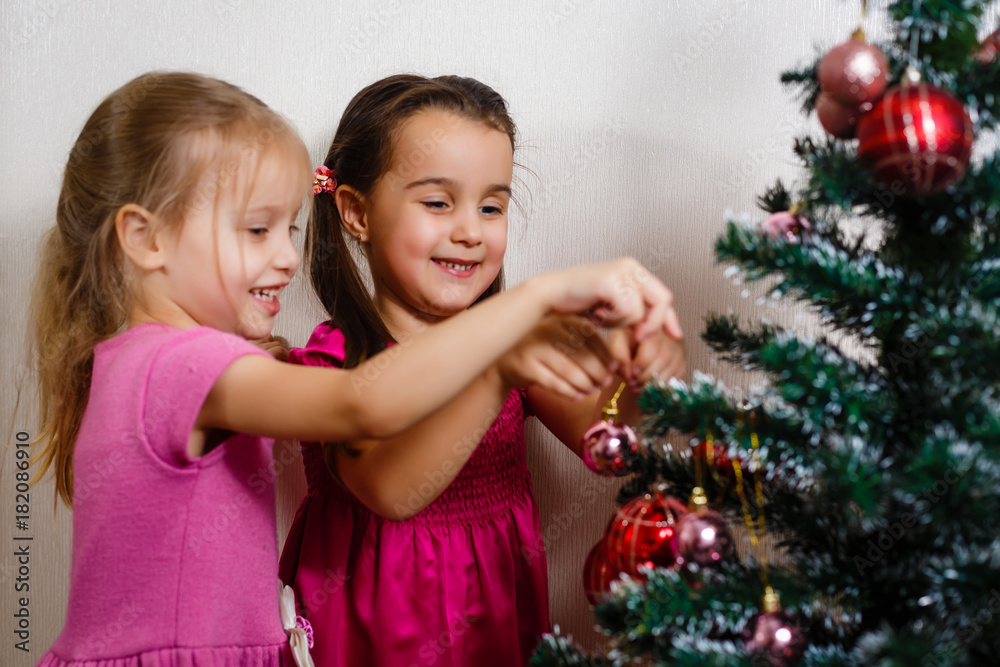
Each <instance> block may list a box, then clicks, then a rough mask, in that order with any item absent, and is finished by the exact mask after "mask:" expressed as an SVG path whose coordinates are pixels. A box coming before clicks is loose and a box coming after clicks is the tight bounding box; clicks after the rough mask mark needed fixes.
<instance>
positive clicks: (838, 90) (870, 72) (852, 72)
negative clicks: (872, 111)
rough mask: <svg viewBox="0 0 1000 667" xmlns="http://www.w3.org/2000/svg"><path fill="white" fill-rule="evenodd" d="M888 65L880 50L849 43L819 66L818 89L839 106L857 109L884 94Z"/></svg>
mask: <svg viewBox="0 0 1000 667" xmlns="http://www.w3.org/2000/svg"><path fill="white" fill-rule="evenodd" d="M888 74H889V65H888V63H887V62H886V60H885V55H883V53H882V51H881V50H880V49H879V48H878V47H877V46H872V45H871V44H868V43H866V42H865V41H864V40H862V39H850V40H848V41H846V42H844V43H843V44H840V45H838V46H835V47H834V48H833V49H831V50H830V52H829V53H827V54H826V55H825V56H823V59H822V60H821V61H820V64H819V72H818V78H819V87H820V89H821V90H822V91H823V92H825V93H829V94H830V95H832V96H833V97H834V98H835V99H836V100H837V101H838V102H840V103H841V104H845V105H847V106H852V107H855V108H858V107H860V106H861V105H863V104H866V103H868V104H871V103H873V102H874V101H875V100H877V99H878V98H879V96H880V95H882V93H883V92H885V88H886V82H887V81H888Z"/></svg>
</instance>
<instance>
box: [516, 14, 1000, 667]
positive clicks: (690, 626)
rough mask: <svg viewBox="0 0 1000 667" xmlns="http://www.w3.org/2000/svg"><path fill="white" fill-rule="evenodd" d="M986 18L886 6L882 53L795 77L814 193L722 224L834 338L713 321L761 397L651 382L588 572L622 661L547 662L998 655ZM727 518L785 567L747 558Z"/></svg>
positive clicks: (998, 434) (746, 267) (979, 658)
mask: <svg viewBox="0 0 1000 667" xmlns="http://www.w3.org/2000/svg"><path fill="white" fill-rule="evenodd" d="M988 5H989V3H987V2H981V1H975V0H900V1H897V2H891V3H888V4H886V5H880V6H879V7H878V8H877V11H878V12H879V13H880V16H879V18H880V19H884V20H886V21H887V22H888V23H889V24H890V25H891V31H890V32H891V36H890V38H889V39H887V40H886V41H884V42H882V43H878V44H869V43H867V42H866V41H865V38H864V36H863V35H862V34H859V33H860V31H859V33H856V34H855V35H854V36H853V37H852V38H851V39H848V40H847V41H845V42H844V43H843V44H840V45H839V46H836V47H835V48H831V49H830V50H829V51H827V52H826V53H823V54H818V55H817V58H816V61H815V62H814V63H812V64H811V65H810V66H808V67H803V68H802V69H800V70H796V71H791V72H786V73H785V74H784V75H783V76H782V80H783V81H784V82H785V83H786V84H788V85H789V86H791V87H792V88H794V89H795V90H796V91H797V92H799V93H801V95H802V99H803V106H804V111H805V113H807V114H808V113H812V112H813V111H815V112H816V113H817V115H818V116H819V119H820V122H821V124H822V126H823V128H824V129H825V135H824V136H822V137H820V136H816V134H815V133H813V136H807V137H803V138H800V139H798V140H797V141H796V143H795V147H794V150H795V153H796V155H797V156H798V157H799V158H800V159H801V161H802V163H803V165H804V167H805V169H804V171H803V177H802V178H801V181H799V182H796V183H794V184H787V185H786V184H784V183H781V182H778V183H777V184H776V185H774V186H773V187H772V188H770V189H768V191H767V192H765V193H763V194H762V196H761V197H760V199H759V201H760V204H761V208H762V209H763V211H764V212H763V213H761V214H758V215H756V216H747V217H743V218H739V219H733V220H730V221H729V222H728V223H727V225H726V227H725V230H724V232H723V233H722V235H721V236H720V237H719V239H718V241H717V243H716V247H715V251H716V255H717V258H718V260H719V261H720V262H721V263H723V264H729V265H730V269H729V271H731V272H733V274H735V275H738V276H739V277H740V279H742V280H746V281H748V282H756V283H758V284H760V285H763V286H765V287H766V289H767V290H769V292H770V294H769V297H768V298H772V299H783V300H785V301H786V302H789V303H794V302H798V303H799V304H801V305H802V306H803V307H804V308H806V309H808V310H810V311H812V312H814V313H816V314H817V315H818V316H819V317H820V318H821V319H822V321H823V323H824V325H825V326H824V328H823V330H824V331H825V332H826V333H825V335H823V336H822V337H819V338H810V337H806V336H804V335H802V334H800V333H797V332H796V331H793V330H788V329H784V328H782V327H779V326H776V325H772V324H768V323H766V322H765V321H764V319H763V318H762V319H761V321H759V322H754V323H748V322H740V321H738V320H737V319H736V318H735V317H731V316H720V315H711V316H709V318H708V319H707V327H706V330H705V332H704V334H703V338H704V340H705V341H706V342H707V343H708V344H709V346H710V347H711V348H712V349H713V350H714V351H715V352H717V353H718V354H719V356H720V357H721V358H722V359H724V360H726V361H728V362H732V363H735V364H738V365H740V366H741V367H743V368H745V369H749V370H754V371H759V372H762V373H763V374H765V375H766V377H768V382H767V383H766V385H765V387H764V388H762V389H759V390H755V391H744V390H740V389H730V388H727V387H725V386H723V385H722V384H721V383H720V382H717V381H716V380H714V379H713V378H711V377H708V376H706V375H703V374H696V375H695V377H694V379H693V381H692V382H691V383H690V384H686V383H681V382H676V381H672V382H670V383H666V384H664V383H660V384H659V385H657V386H650V387H647V388H646V389H645V391H644V392H643V394H642V395H641V396H640V406H641V407H642V409H643V412H644V413H645V415H646V418H645V420H644V421H643V422H642V423H641V424H640V425H639V427H640V432H641V435H644V436H646V439H647V441H649V442H651V443H652V444H651V445H650V446H649V447H648V448H646V449H644V450H642V449H641V450H640V451H639V453H638V455H636V456H635V457H634V459H633V460H632V461H631V462H630V463H629V466H628V468H629V469H630V470H631V471H632V472H635V473H638V474H637V475H636V476H635V477H634V478H633V480H631V481H630V482H629V483H628V484H627V485H626V486H625V488H624V489H623V490H622V494H621V496H620V498H619V500H620V502H621V503H623V507H622V510H621V511H619V513H618V515H617V516H616V517H615V518H614V519H613V520H612V522H611V524H610V525H609V529H608V535H607V537H606V540H605V541H604V542H602V543H601V544H599V545H597V546H596V547H595V551H594V552H592V557H591V558H589V559H588V563H587V574H586V576H588V577H589V578H590V579H589V581H590V582H591V587H592V588H594V589H596V590H594V591H588V593H589V594H593V598H594V599H595V600H596V601H597V605H596V607H595V615H596V619H597V622H598V624H599V625H600V626H601V628H602V629H603V630H604V632H605V633H606V634H607V635H608V636H609V641H610V643H611V644H612V645H613V648H612V650H611V653H610V654H609V655H607V656H593V655H587V654H586V653H585V652H584V651H582V650H581V649H579V648H577V647H576V646H575V645H574V644H573V643H572V641H571V639H570V638H566V637H562V636H559V635H558V633H557V634H556V635H554V636H547V637H545V638H544V639H543V641H542V643H541V645H540V646H539V648H538V651H537V653H536V655H535V657H534V658H533V661H532V664H533V665H595V666H596V665H619V664H621V665H626V664H650V665H699V666H701V665H706V666H722V665H732V666H736V665H760V666H763V665H780V666H786V665H787V666H791V665H808V666H810V667H818V666H820V665H822V666H825V667H834V666H840V665H844V666H847V665H851V666H861V665H864V666H869V665H877V666H886V667H888V666H899V667H913V666H917V665H933V666H945V665H955V666H958V665H998V664H1000V395H998V389H1000V342H998V332H1000V163H998V155H997V152H996V141H995V138H996V135H995V134H994V132H995V129H996V125H997V122H998V118H1000V62H998V58H997V47H998V41H1000V38H998V32H997V31H996V30H995V29H996V25H995V23H993V21H995V19H987V16H988V15H989V7H988ZM875 10H876V9H873V10H872V11H875ZM987 21H990V22H991V23H992V25H987ZM991 32H992V34H989V33H991ZM987 34H989V36H988V37H985V39H984V37H983V36H984V35H987ZM846 37H847V35H846V34H845V35H844V36H843V37H842V39H843V38H846ZM831 41H835V40H831ZM973 148H975V150H973ZM991 151H992V152H991ZM761 220H763V222H761ZM859 229H860V232H859V231H858V230H859ZM668 432H679V433H682V434H691V436H692V443H693V444H696V445H697V444H698V443H702V444H701V445H700V446H699V447H696V448H692V449H691V451H685V452H680V453H678V452H670V451H668V448H666V447H660V446H657V444H656V443H657V442H662V440H663V438H664V437H665V436H666V435H667V434H668ZM685 449H687V448H686V447H685ZM664 483H665V486H664ZM689 497H690V498H691V499H692V501H693V502H692V504H691V505H690V507H691V509H690V511H688V509H687V507H686V505H687V503H686V502H685V501H686V500H687V499H688V498H689ZM734 524H745V525H746V526H747V528H746V529H745V530H743V531H742V533H743V534H744V535H745V536H748V537H752V538H754V540H755V541H757V542H758V545H759V543H760V541H761V540H764V539H765V535H766V539H768V540H774V541H775V542H776V543H777V545H778V548H779V551H780V557H779V558H778V559H776V561H775V562H771V563H768V562H767V561H766V560H765V559H764V558H763V557H762V556H763V552H762V551H761V550H760V549H756V548H755V549H753V550H752V551H753V555H752V556H749V557H747V558H745V559H740V558H737V557H736V556H734V555H732V548H731V541H733V540H736V539H737V538H736V537H733V533H734V532H739V531H734V530H731V527H732V526H733V525H734ZM692 527H693V528H692ZM691 530H694V531H695V532H694V533H692V532H691ZM692 535H693V536H694V537H692ZM699 540H702V541H703V542H704V544H699V542H698V541H699ZM621 572H624V573H625V575H624V576H623V577H622V578H621V579H620V580H618V581H617V583H614V584H610V581H611V580H613V579H615V577H616V575H618V574H619V573H621ZM605 591H609V592H606V593H605ZM598 598H599V599H598Z"/></svg>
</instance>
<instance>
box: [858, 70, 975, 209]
mask: <svg viewBox="0 0 1000 667" xmlns="http://www.w3.org/2000/svg"><path fill="white" fill-rule="evenodd" d="M973 139H974V137H973V132H972V120H971V119H970V118H969V114H968V113H967V112H966V110H965V107H963V106H962V103H961V102H959V101H958V100H956V99H955V98H954V96H952V95H951V94H950V93H949V92H947V91H945V90H942V89H941V88H937V87H935V86H930V85H927V84H925V83H906V84H903V85H901V86H896V87H894V88H892V89H891V90H889V92H887V93H886V94H885V95H884V96H883V97H882V99H881V100H879V102H878V103H877V104H876V105H875V108H874V109H872V110H871V112H869V113H867V114H865V115H863V116H862V117H861V120H860V121H858V156H859V157H860V158H861V159H862V160H863V161H864V162H866V163H867V164H868V166H869V168H870V169H871V170H872V172H873V173H874V175H875V178H876V179H877V180H878V181H879V182H880V183H882V184H883V185H884V186H886V187H887V188H889V189H890V190H892V192H893V193H894V194H897V195H910V196H923V195H928V194H933V193H935V192H940V191H941V190H944V189H945V188H947V187H948V186H949V185H952V184H953V183H955V182H956V181H958V180H959V179H960V178H961V177H962V176H963V175H964V174H965V170H966V168H968V166H969V158H970V156H971V155H972V142H973Z"/></svg>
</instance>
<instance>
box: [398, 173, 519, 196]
mask: <svg viewBox="0 0 1000 667" xmlns="http://www.w3.org/2000/svg"><path fill="white" fill-rule="evenodd" d="M423 185H443V186H444V187H446V188H455V187H458V182H457V181H456V180H454V179H452V178H444V177H443V176H430V177H428V178H421V179H420V180H419V181H412V182H410V183H407V184H406V185H405V186H403V189H404V190H410V189H413V188H419V187H421V186H423ZM486 192H489V193H493V192H506V193H507V194H513V193H512V191H511V189H510V186H509V185H505V184H502V183H497V184H494V185H490V186H488V187H487V188H486Z"/></svg>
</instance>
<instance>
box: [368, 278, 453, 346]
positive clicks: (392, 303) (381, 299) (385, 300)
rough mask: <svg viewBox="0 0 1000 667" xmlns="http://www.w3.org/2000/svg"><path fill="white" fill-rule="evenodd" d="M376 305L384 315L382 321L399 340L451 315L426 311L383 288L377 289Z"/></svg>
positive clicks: (380, 313) (395, 338) (394, 337)
mask: <svg viewBox="0 0 1000 667" xmlns="http://www.w3.org/2000/svg"><path fill="white" fill-rule="evenodd" d="M375 307H376V308H377V309H378V312H379V315H381V316H382V321H383V322H385V326H386V328H387V329H388V330H389V333H390V334H391V335H392V337H393V339H394V340H397V341H399V340H405V339H407V338H409V337H411V336H415V335H417V334H419V333H420V332H422V331H424V330H426V329H427V328H428V327H432V326H434V325H435V324H438V323H440V322H444V321H445V320H446V319H448V317H450V316H449V315H445V316H440V315H430V314H428V313H424V312H422V311H419V310H417V309H415V308H413V307H412V306H410V305H409V304H408V303H406V302H404V301H402V300H401V299H399V298H398V297H397V296H396V295H394V294H387V293H385V292H384V291H382V290H376V294H375Z"/></svg>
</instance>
